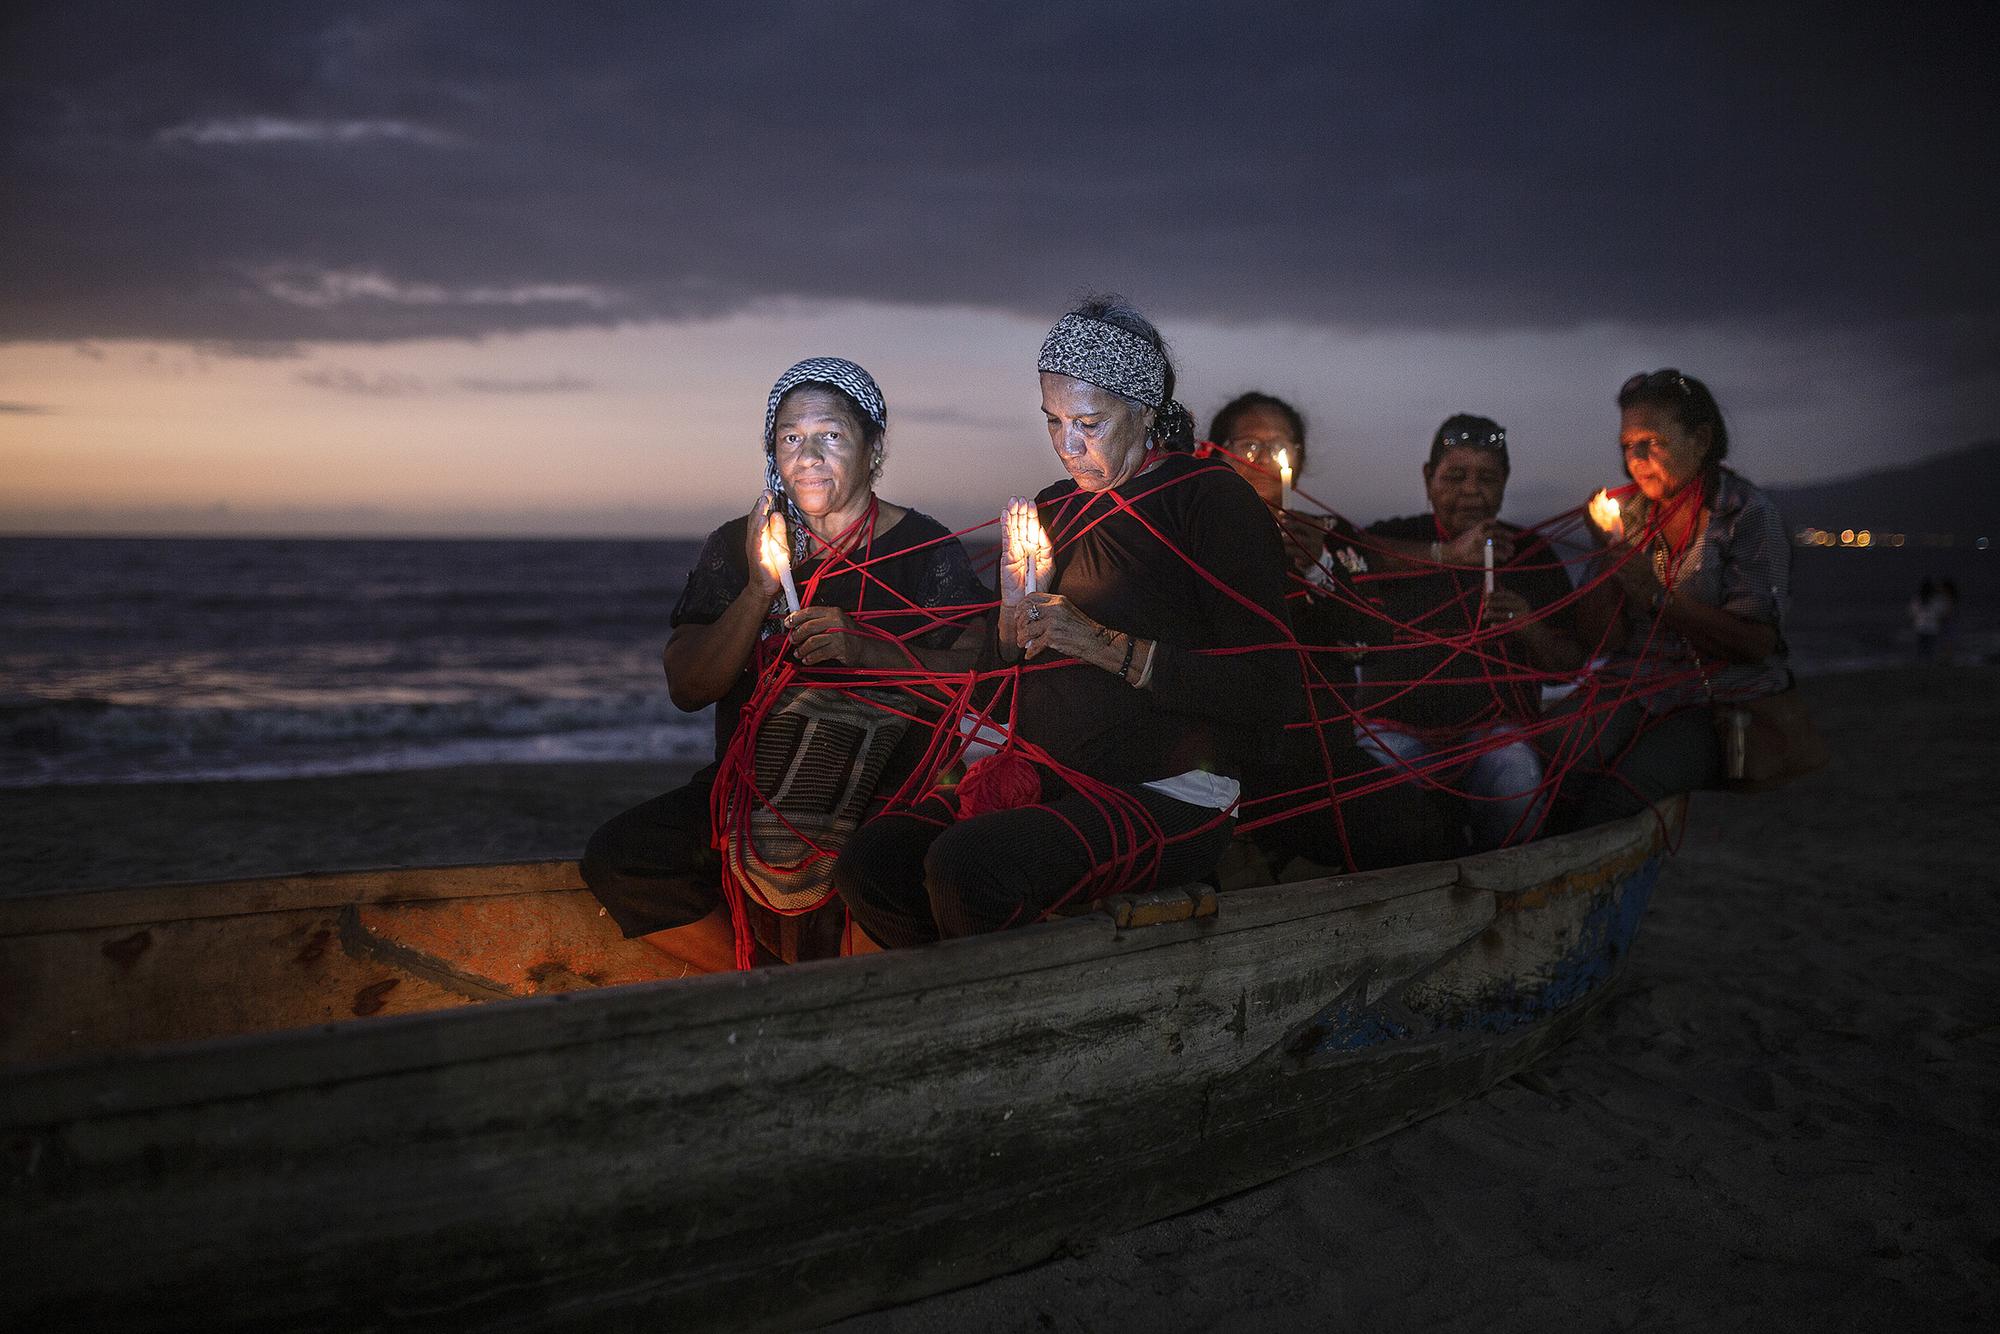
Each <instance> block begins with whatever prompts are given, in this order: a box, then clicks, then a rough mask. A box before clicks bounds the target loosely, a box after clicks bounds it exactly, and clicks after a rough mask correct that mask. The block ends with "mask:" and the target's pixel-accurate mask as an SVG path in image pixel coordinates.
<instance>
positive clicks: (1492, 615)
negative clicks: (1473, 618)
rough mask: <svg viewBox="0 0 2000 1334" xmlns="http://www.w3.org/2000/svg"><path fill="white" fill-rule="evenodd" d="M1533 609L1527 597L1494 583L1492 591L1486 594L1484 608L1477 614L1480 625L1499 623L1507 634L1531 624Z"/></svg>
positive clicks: (1516, 632) (1515, 632) (1516, 631)
mask: <svg viewBox="0 0 2000 1334" xmlns="http://www.w3.org/2000/svg"><path fill="white" fill-rule="evenodd" d="M1534 613H1535V609H1534V608H1533V607H1532V606H1530V605H1529V604H1528V599H1526V598H1524V597H1522V596H1521V595H1520V594H1519V593H1516V592H1515V591H1514V590H1513V589H1511V588H1508V587H1507V586H1505V585H1504V584H1497V583H1496V584H1494V585H1493V591H1492V592H1491V593H1489V594H1487V595H1486V609H1485V610H1484V611H1482V612H1481V613H1480V614H1479V623H1480V624H1481V625H1501V626H1505V627H1506V628H1507V633H1508V634H1510V635H1511V634H1518V633H1519V632H1520V631H1521V630H1523V629H1524V628H1526V627H1527V626H1528V625H1530V624H1532V623H1533V622H1532V620H1531V618H1532V617H1533V616H1534Z"/></svg>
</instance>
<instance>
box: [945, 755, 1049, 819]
mask: <svg viewBox="0 0 2000 1334" xmlns="http://www.w3.org/2000/svg"><path fill="white" fill-rule="evenodd" d="M1041 799H1042V776H1041V774H1039V773H1038V772H1036V770H1035V766H1034V762H1033V761H1031V760H1030V759H1028V757H1027V756H1025V755H1023V754H1021V752H1019V751H1018V750H1000V751H995V752H994V753H993V754H991V755H988V756H986V757H985V758H983V759H980V760H978V761H975V762H974V763H973V764H972V766H971V767H970V768H968V769H967V770H966V771H965V777H963V778H961V779H959V780H958V818H959V819H961V820H970V819H971V818H972V817H973V816H975V815H989V814H991V813H992V812H994V811H1012V810H1018V809H1020V808H1021V807H1023V806H1032V805H1034V804H1035V803H1036V802H1038V801H1040V800H1041Z"/></svg>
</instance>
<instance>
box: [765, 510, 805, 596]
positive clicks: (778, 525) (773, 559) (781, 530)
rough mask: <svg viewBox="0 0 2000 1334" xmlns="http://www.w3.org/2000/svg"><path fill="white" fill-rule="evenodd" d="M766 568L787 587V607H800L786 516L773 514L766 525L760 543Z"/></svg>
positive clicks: (767, 571) (790, 537)
mask: <svg viewBox="0 0 2000 1334" xmlns="http://www.w3.org/2000/svg"><path fill="white" fill-rule="evenodd" d="M760 552H761V554H762V556H763V564H764V570H765V572H766V573H767V574H770V575H771V576H772V577H774V578H776V579H777V581H778V582H779V583H780V584H783V585H784V588H785V609H786V610H787V611H797V610H798V609H799V586H798V585H797V584H795V583H793V582H792V535H791V534H790V533H788V532H786V531H785V516H784V515H782V514H773V515H772V516H771V519H770V522H768V523H766V524H765V525H764V537H763V541H762V543H761V544H760Z"/></svg>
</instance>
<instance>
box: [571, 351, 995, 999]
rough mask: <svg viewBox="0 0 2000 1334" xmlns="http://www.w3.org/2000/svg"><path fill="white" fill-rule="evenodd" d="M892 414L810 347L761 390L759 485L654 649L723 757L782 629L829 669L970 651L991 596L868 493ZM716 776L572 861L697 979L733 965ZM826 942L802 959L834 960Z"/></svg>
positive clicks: (600, 836) (712, 540)
mask: <svg viewBox="0 0 2000 1334" xmlns="http://www.w3.org/2000/svg"><path fill="white" fill-rule="evenodd" d="M888 424H889V412H888V406H887V404H886V403H884V401H883V399H882V391H881V390H880V389H879V388H878V387H877V386H876V384H875V381H874V379H873V377H871V376H870V375H869V374H868V372H867V371H865V370H863V369H862V368H861V367H859V366H857V365H855V364H854V363H853V362H851V361H845V360H842V359H841V358H838V357H814V358H812V359H810V360H807V361H802V362H799V363H798V364H797V365H795V366H793V367H792V368H791V369H790V370H787V371H786V372H785V373H784V374H783V375H782V376H780V377H779V378H778V382H777V383H776V384H774V385H773V386H772V387H771V393H770V395H769V397H768V399H767V400H766V402H765V405H764V479H765V487H764V490H763V491H762V493H761V494H759V495H758V497H757V500H756V503H755V504H753V505H752V506H751V508H750V512H749V513H748V514H747V515H745V516H743V517H741V518H737V519H732V520H730V521H729V522H728V523H725V524H723V525H722V527H720V528H718V529H716V530H715V531H714V532H713V533H711V534H709V537H708V540H707V542H706V543H704V544H703V546H702V550H701V554H700V555H699V556H698V557H697V558H696V559H695V564H694V568H693V569H692V570H691V571H690V572H689V574H688V578H687V585H686V587H685V589H684V590H683V591H682V593H681V598H680V602H679V603H678V604H677V605H676V606H675V608H674V611H673V615H672V618H671V624H672V626H673V634H672V636H671V637H670V638H669V639H668V641H667V646H666V649H665V652H664V654H663V655H662V661H663V664H664V666H665V668H666V675H667V690H668V692H669V694H670V695H671V696H672V698H673V701H674V703H675V704H677V705H678V706H680V707H681V708H682V709H686V710H688V711H690V712H692V711H694V710H698V709H703V708H708V707H710V706H713V707H714V710H715V749H716V755H717V756H718V758H719V757H721V756H722V754H723V752H724V751H725V750H727V749H728V747H729V743H730V740H731V738H732V737H733V735H734V733H735V731H736V729H737V725H738V723H739V721H740V719H741V716H742V712H743V707H744V705H745V704H746V703H747V702H748V701H749V699H750V697H751V693H752V690H753V687H754V686H755V684H756V667H757V664H758V661H759V656H760V655H759V650H760V646H763V648H764V653H763V657H764V659H765V660H766V661H767V662H775V661H776V660H777V658H778V656H779V655H778V654H777V653H776V652H775V651H774V650H775V649H776V648H777V647H779V640H780V638H782V641H783V648H784V651H785V653H786V654H787V655H789V657H790V658H791V659H792V660H793V662H795V663H796V664H797V665H798V666H799V667H800V668H803V669H811V668H820V669H822V670H824V671H828V672H837V671H839V670H840V669H842V668H868V667H879V668H884V669H890V670H894V669H904V670H907V669H908V668H909V666H910V652H914V653H917V654H921V655H922V657H923V660H924V662H925V664H926V665H927V666H932V667H937V668H940V669H947V670H948V669H953V668H955V669H958V670H964V669H965V668H967V667H970V666H971V665H972V663H973V661H974V660H975V658H976V649H974V648H972V647H971V645H972V643H973V642H974V640H976V637H977V636H976V633H975V634H972V635H967V636H966V639H967V645H968V647H967V648H965V649H962V650H961V649H954V648H953V647H952V646H953V645H955V644H956V643H957V641H958V640H959V639H960V637H961V635H962V634H964V633H965V626H963V625H961V624H960V623H959V618H961V617H964V616H967V615H969V614H975V615H976V613H977V610H978V609H980V608H982V607H984V606H990V604H991V598H992V594H991V592H990V591H988V590H987V589H986V588H985V587H984V586H983V585H982V584H981V583H980V582H979V580H978V578H977V577H976V576H975V575H974V574H973V572H972V567H971V564H970V562H969V561H968V560H967V559H966V555H965V549H964V548H963V547H962V546H961V545H960V544H959V542H958V540H957V539H956V538H954V537H952V536H951V535H950V533H949V532H948V531H947V530H946V529H945V527H944V526H943V525H942V524H940V523H939V522H938V521H937V520H935V519H933V518H931V517H930V516H929V515H926V514H923V513H920V512H919V511H917V510H913V509H906V508H904V507H903V506H900V505H894V504H891V503H889V502H888V501H885V500H881V499H880V498H878V497H877V496H876V494H875V489H874V488H875V481H876V479H877V478H878V477H879V476H880V475H881V471H882V458H883V442H884V437H885V435H886V433H887V429H888ZM780 514H782V515H783V517H784V520H785V521H786V522H784V524H783V526H784V528H785V529H786V530H787V532H786V537H787V539H788V540H787V541H786V542H785V543H784V545H788V546H789V548H790V567H791V568H790V575H791V577H792V579H793V581H794V584H793V587H794V589H796V590H800V591H802V592H803V595H804V597H805V605H804V606H803V607H801V608H800V609H799V610H797V611H790V610H789V609H788V606H787V603H786V600H785V585H784V583H783V580H782V577H781V575H780V573H778V571H777V569H774V567H773V566H774V563H773V562H772V561H771V560H769V559H768V558H766V550H765V544H766V540H767V535H768V537H769V539H771V540H776V539H777V535H778V529H779V520H778V519H777V517H776V516H778V515H780ZM781 549H782V548H781ZM780 564H781V563H780ZM815 576H817V578H816V577H815ZM924 608H935V609H936V612H935V614H927V613H925V612H924V611H923V610H922V609H924ZM767 640H769V641H771V642H770V643H769V644H767V643H766V641H767ZM906 649H908V650H910V652H906V651H905V650H906ZM954 655H955V656H954ZM716 775H717V766H716V765H710V766H708V767H707V768H706V769H703V770H702V771H701V772H700V773H698V774H696V775H695V777H694V779H693V780H692V781H691V782H689V783H688V784H687V785H685V786H683V787H680V788H676V789H675V790H674V791H672V792H668V793H666V794H664V795H662V796H659V797H655V798H653V799H652V800H651V801H648V802H645V803H643V804H641V805H639V806H637V807H634V808H633V809H631V810H629V811H626V812H624V813H623V814H621V815H619V816H617V817H615V818H613V819H612V820H611V821H609V822H608V823H606V824H605V825H604V826H603V827H602V828H600V829H599V830H598V831H597V832H596V833H595V834H594V835H592V837H591V840H590V844H589V847H588V849H587V850H586V851H585V853H584V856H583V862H582V870H583V878H584V882H585V883H586V884H588V885H589V886H590V889H591V891H592V892H593V893H594V894H596V895H597V897H598V899H599V901H600V902H602V903H603V904H604V906H605V908H606V909H607V910H608V911H609V912H610V914H611V916H612V918H613V919H614V920H615V921H616V922H617V923H618V926H619V928H620V930H622V931H623V932H624V933H625V935H626V936H628V937H634V936H636V937H643V938H644V939H645V940H646V941H647V942H648V943H650V944H653V945H656V946H658V947H659V948H661V949H663V950H665V951H666V952H668V953H669V954H671V955H674V956H676V957H677V958H678V959H680V960H682V961H683V962H684V963H685V964H686V965H688V966H689V967H690V968H691V969H698V970H702V971H720V970H723V969H727V968H730V967H732V966H734V964H735V961H736V958H737V951H736V940H735V933H734V929H733V924H732V920H731V916H730V913H729V912H728V911H727V909H726V907H725V905H724V902H723V897H722V888H721V864H720V860H719V858H718V856H717V854H716V852H715V850H714V848H713V847H712V846H711V845H712V842H713V832H714V831H713V828H712V825H711V817H710V799H711V793H712V788H713V785H714V783H715V780H716ZM753 907H754V905H753ZM818 916H819V917H821V918H828V916H829V915H828V914H818ZM751 925H752V926H753V928H755V929H757V931H758V935H759V939H760V942H762V943H764V944H765V945H766V946H767V948H768V947H769V944H770V940H769V939H767V937H769V936H770V934H771V932H770V930H769V928H771V927H772V926H773V921H772V920H771V919H769V918H768V916H760V915H758V914H754V913H753V914H752V920H751ZM821 934H825V933H821ZM835 935H836V937H837V925H836V928H835ZM826 943H827V942H824V941H821V942H819V948H816V949H813V948H805V947H802V948H801V951H800V952H802V953H821V952H830V951H828V950H827V949H826V948H825V946H826Z"/></svg>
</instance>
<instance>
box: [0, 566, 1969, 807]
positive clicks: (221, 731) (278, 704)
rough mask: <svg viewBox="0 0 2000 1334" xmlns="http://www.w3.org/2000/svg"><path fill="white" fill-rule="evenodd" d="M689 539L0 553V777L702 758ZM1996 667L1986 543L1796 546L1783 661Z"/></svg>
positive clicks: (102, 778)
mask: <svg viewBox="0 0 2000 1334" xmlns="http://www.w3.org/2000/svg"><path fill="white" fill-rule="evenodd" d="M698 550H699V543H698V542H693V541H659V542H640V541H573V542H572V541H323V540H312V541H306V540H299V541H290V540H247V539H218V540H187V539H94V538H91V539H85V538H74V539H60V538H7V539H0V787H23V786H31V785H39V784H52V783H96V782H140V781H159V780H188V779H210V778H230V779H259V778H276V777H288V776H301V775H314V774H339V773H358V772H369V771H384V770H398V769H421V768H429V767H436V766H440V765H452V764H474V763H490V762H500V761H515V762H519V761H527V762H557V761H569V760H613V759H616V760H631V759H657V760H663V761H677V762H684V761H688V760H703V759H706V758H707V756H708V753H709V749H710V746H711V744H712V738H713V731H712V726H711V722H710V719H709V716H708V714H707V713H706V712H705V711H704V712H702V713H697V714H685V713H682V712H680V711H679V710H677V709H676V708H674V706H673V704H672V703H671V702H670V701H669V700H668V698H667V692H666V686H665V682H664V679H663V677H662V675H661V671H660V657H659V655H660V647H661V645H662V644H663V643H664V641H665V638H666V634H667V617H668V615H669V613H670V612H671V611H672V609H673V605H674V602H675V600H676V599H677V598H678V597H679V594H680V589H681V584H682V582H683V580H684V579H685V578H686V575H687V569H688V566H689V564H690V563H691V561H692V560H693V558H694V556H695V554H696V552H697V551H698ZM1925 574H1932V575H1939V574H1948V575H1950V576H1952V577H1953V578H1955V579H1956V580H1957V581H1958V584H1959V588H1960V591H1961V593H1962V594H1963V595H1964V611H1963V613H1962V616H1961V624H1960V632H1959V652H1960V656H1961V657H1967V658H1989V657H1992V656H1994V655H1995V654H1996V653H2000V632H1996V627H2000V621H1996V616H1995V603H1996V597H1995V590H1996V589H2000V578H1996V575H2000V553H1983V552H1981V553H1974V552H1963V551H1944V552H1939V551H1918V550H1915V549H1908V548H1906V549H1903V550H1900V551H1868V552H1856V551H1839V550H1833V551H1823V550H1804V551H1800V552H1798V553H1797V561H1796V565H1795V574H1794V577H1795V583H1796V598H1795V601H1794V608H1793V615H1792V620H1791V624H1790V626H1789V629H1788V635H1789V638H1790V641H1791V643H1792V646H1793V651H1794V658H1795V661H1796V663H1797V665H1798V666H1799V668H1800V670H1801V671H1806V672H1811V671H1837V670H1849V669H1854V668H1861V667H1871V666H1880V665H1885V664H1889V663H1896V662H1904V661H1908V660H1909V658H1910V656H1911V654H1912V651H1913V650H1912V641H1911V638H1910V634H1909V630H1908V624H1907V616H1906V614H1905V611H1904V608H1905V605H1906V604H1907V602H1908V600H1909V597H1910V594H1911V592H1912V591H1913V590H1914V589H1915V587H1916V583H1917V580H1918V579H1919V578H1921V577H1923V576H1924V575H1925Z"/></svg>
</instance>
